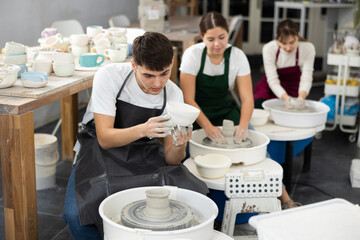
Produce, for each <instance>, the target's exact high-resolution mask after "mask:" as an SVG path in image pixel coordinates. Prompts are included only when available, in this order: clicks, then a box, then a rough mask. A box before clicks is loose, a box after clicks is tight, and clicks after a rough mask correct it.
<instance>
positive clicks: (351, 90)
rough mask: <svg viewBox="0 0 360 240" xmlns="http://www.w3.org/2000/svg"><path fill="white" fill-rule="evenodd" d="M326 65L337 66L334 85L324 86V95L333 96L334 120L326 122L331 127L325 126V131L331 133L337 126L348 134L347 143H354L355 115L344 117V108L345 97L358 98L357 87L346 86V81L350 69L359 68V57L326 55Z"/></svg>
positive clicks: (355, 130)
mask: <svg viewBox="0 0 360 240" xmlns="http://www.w3.org/2000/svg"><path fill="white" fill-rule="evenodd" d="M327 64H328V65H333V66H338V73H337V83H336V85H335V84H334V85H333V84H325V89H324V91H325V95H335V119H334V120H333V121H328V123H329V124H331V123H332V126H327V127H326V128H325V130H328V131H332V130H334V129H335V128H336V127H337V126H339V127H340V130H341V131H343V132H346V133H350V136H349V141H350V142H355V140H356V133H357V132H358V129H359V127H358V125H357V121H356V120H357V114H356V115H344V108H345V99H346V97H358V96H359V86H349V85H346V80H347V79H349V76H350V67H357V68H358V67H360V56H350V55H343V54H333V53H328V55H327ZM341 80H343V81H341ZM339 103H340V114H339ZM329 124H328V125H329Z"/></svg>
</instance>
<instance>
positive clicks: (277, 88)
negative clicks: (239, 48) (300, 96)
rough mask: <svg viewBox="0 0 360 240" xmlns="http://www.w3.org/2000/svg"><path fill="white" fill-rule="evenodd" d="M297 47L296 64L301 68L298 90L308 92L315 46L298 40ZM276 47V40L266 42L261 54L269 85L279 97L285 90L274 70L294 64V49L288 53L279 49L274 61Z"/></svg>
mask: <svg viewBox="0 0 360 240" xmlns="http://www.w3.org/2000/svg"><path fill="white" fill-rule="evenodd" d="M298 48H299V58H298V65H299V67H300V70H301V78H300V86H299V92H300V91H305V92H307V93H309V91H310V88H311V85H312V79H313V77H312V74H313V71H314V60H315V47H314V45H313V44H312V43H310V42H300V41H299V42H298ZM278 49H279V44H278V41H277V40H273V41H271V42H268V43H267V44H265V45H264V47H263V49H262V56H263V61H264V68H265V74H266V77H267V82H268V84H269V87H270V89H271V90H272V91H273V93H274V94H275V95H276V96H277V97H278V98H281V96H282V95H283V94H284V93H286V91H285V90H284V88H283V87H282V86H281V85H280V80H279V77H278V74H277V71H276V70H277V69H280V68H286V67H293V66H295V64H296V62H295V60H296V50H295V51H293V52H292V53H290V54H289V53H287V52H286V51H284V50H282V49H280V53H279V56H278V59H277V61H276V52H277V50H278Z"/></svg>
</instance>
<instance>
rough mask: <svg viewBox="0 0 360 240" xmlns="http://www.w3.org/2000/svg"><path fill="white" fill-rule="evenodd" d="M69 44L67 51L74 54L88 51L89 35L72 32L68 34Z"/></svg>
mask: <svg viewBox="0 0 360 240" xmlns="http://www.w3.org/2000/svg"><path fill="white" fill-rule="evenodd" d="M69 40H70V44H71V45H70V46H69V48H68V51H69V52H71V53H72V54H74V56H76V57H77V56H78V55H79V54H82V53H87V52H89V46H88V45H89V40H90V38H89V36H88V35H86V34H72V35H70V38H69Z"/></svg>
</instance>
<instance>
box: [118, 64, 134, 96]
mask: <svg viewBox="0 0 360 240" xmlns="http://www.w3.org/2000/svg"><path fill="white" fill-rule="evenodd" d="M133 72H134V70H131V71H130V72H129V74H128V75H127V76H126V78H125V81H124V82H123V84H122V85H121V87H120V90H119V92H118V94H117V95H116V99H118V98H119V97H120V93H121V92H122V90H123V89H124V87H125V84H126V82H127V81H128V80H129V78H130V76H131V74H132V73H133Z"/></svg>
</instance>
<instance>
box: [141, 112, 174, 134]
mask: <svg viewBox="0 0 360 240" xmlns="http://www.w3.org/2000/svg"><path fill="white" fill-rule="evenodd" d="M169 120H170V117H169V116H166V115H165V116H159V117H152V118H149V120H148V121H147V122H146V123H145V136H147V137H148V138H150V139H152V138H154V137H155V138H163V137H165V136H166V135H169V133H170V131H171V129H172V127H171V123H170V122H169Z"/></svg>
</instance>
